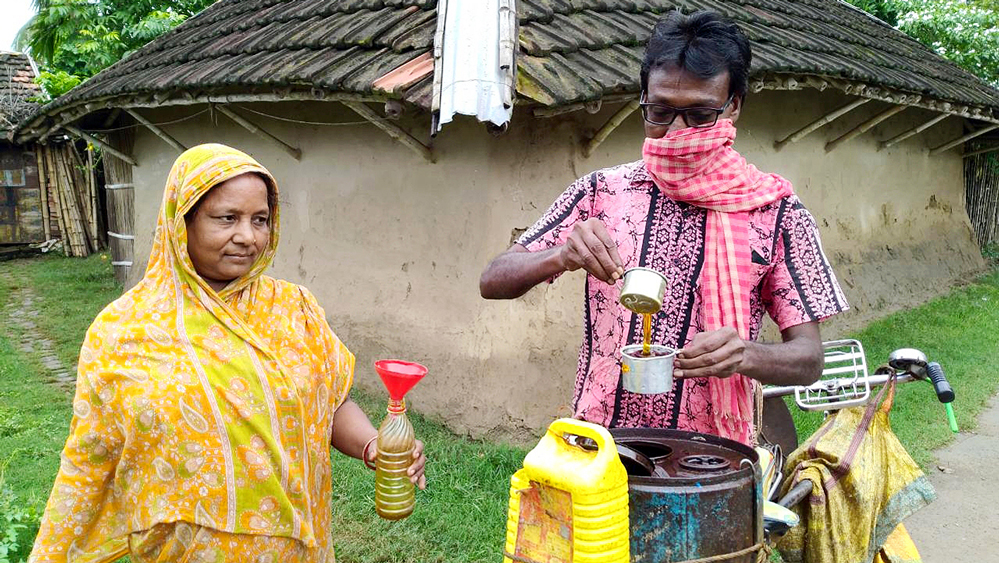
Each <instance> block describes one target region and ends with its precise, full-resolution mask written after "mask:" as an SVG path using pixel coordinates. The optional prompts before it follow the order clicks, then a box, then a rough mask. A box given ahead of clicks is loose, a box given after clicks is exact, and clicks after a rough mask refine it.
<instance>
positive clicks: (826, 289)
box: [517, 161, 848, 434]
mask: <svg viewBox="0 0 999 563" xmlns="http://www.w3.org/2000/svg"><path fill="white" fill-rule="evenodd" d="M591 217H597V218H599V219H600V220H601V221H602V222H603V223H604V225H605V226H606V227H607V231H608V232H609V233H610V235H611V237H612V238H613V239H614V240H615V241H616V242H617V245H618V253H619V254H620V256H621V260H622V261H623V262H624V267H625V269H628V268H633V267H635V266H643V267H647V268H652V269H654V270H657V271H659V272H662V273H663V274H664V275H665V276H666V280H667V287H666V295H665V297H664V299H663V310H662V311H660V312H659V313H657V314H656V315H654V316H653V319H652V341H653V343H654V344H663V345H666V346H670V347H673V348H679V347H682V346H683V345H685V344H686V343H687V342H689V341H690V339H691V338H693V337H694V335H695V334H697V333H698V332H702V331H703V330H704V329H703V327H704V323H703V319H702V316H701V313H700V311H701V303H700V295H699V291H698V290H697V283H698V279H699V275H700V272H701V267H702V266H703V263H704V234H705V224H706V218H707V212H706V211H705V210H704V209H701V208H698V207H694V206H691V205H689V204H685V203H682V202H677V201H674V200H671V199H669V198H667V197H665V196H664V195H662V193H661V192H660V191H659V189H658V188H656V186H655V184H653V182H652V178H651V177H650V175H649V172H648V171H647V170H646V168H645V164H644V163H643V162H642V161H638V162H633V163H629V164H622V165H620V166H615V167H613V168H606V169H604V170H598V171H596V172H594V173H592V174H589V175H587V176H584V177H583V178H580V179H578V180H576V181H575V182H574V183H573V184H572V185H570V186H569V188H568V189H566V190H565V192H563V193H562V195H561V196H559V198H558V199H557V200H555V203H553V204H552V205H551V207H550V208H549V209H548V211H547V212H546V213H545V214H544V215H543V216H542V217H541V218H540V219H539V220H538V221H537V222H536V223H535V224H534V225H533V226H532V227H531V228H530V229H528V230H527V232H525V233H524V234H523V235H522V236H521V237H520V239H518V241H517V242H518V243H520V244H522V245H523V246H525V247H527V249H528V250H530V251H538V250H544V249H547V248H552V247H554V246H557V245H560V244H563V243H565V241H566V239H567V238H568V237H569V233H570V232H571V231H572V227H573V225H574V224H575V223H576V222H577V221H585V220H586V219H589V218H591ZM749 242H750V246H751V250H752V261H753V264H752V269H751V272H752V275H753V276H754V277H753V279H754V281H755V283H754V286H755V287H754V290H753V292H752V295H751V296H750V311H751V313H752V315H751V319H750V338H751V339H752V340H756V339H757V338H758V336H759V332H760V326H761V325H762V321H763V312H764V311H766V312H767V313H768V314H769V315H770V317H771V318H772V319H774V321H775V322H776V323H777V326H778V327H779V328H780V329H781V330H784V329H786V328H788V327H791V326H795V325H798V324H802V323H805V322H809V321H817V320H821V319H824V318H826V317H829V316H832V315H834V314H836V313H839V312H841V311H844V310H846V309H847V307H848V305H847V303H846V298H845V297H844V296H843V292H842V290H841V289H840V287H839V283H838V282H837V281H836V277H835V275H834V274H833V272H832V268H831V267H830V266H829V262H828V260H826V257H825V255H824V254H823V252H822V247H821V244H820V242H819V233H818V229H817V228H816V226H815V221H814V220H813V218H812V216H811V214H810V213H809V212H808V211H807V210H806V209H805V207H804V206H803V205H802V204H801V201H799V200H798V198H797V197H796V196H793V195H792V196H788V197H785V198H783V199H781V200H779V201H777V202H774V203H773V204H770V205H766V206H764V207H761V208H759V209H757V210H755V211H751V212H750V218H749ZM620 290H621V282H620V281H619V282H618V283H617V285H615V286H610V285H607V284H606V283H604V282H602V281H600V280H599V279H597V278H595V277H593V276H591V275H587V276H586V300H585V308H584V315H585V319H584V334H583V342H582V346H581V347H580V350H579V368H578V371H577V373H576V389H575V394H574V398H573V410H574V411H575V416H576V417H577V418H581V419H583V420H587V421H590V422H594V423H597V424H601V425H603V426H608V427H654V428H678V429H680V430H690V431H694V432H704V433H709V434H717V431H716V429H715V424H714V416H713V412H712V410H711V409H712V405H711V401H710V393H709V391H708V386H707V384H706V380H705V379H703V378H697V379H685V380H677V381H675V382H674V386H673V390H672V392H669V393H663V394H658V395H639V394H634V393H630V392H628V391H625V390H624V389H622V387H621V353H620V350H621V348H622V347H623V346H624V345H626V344H634V343H640V342H641V341H642V340H641V339H642V333H641V331H642V323H641V319H640V317H639V315H636V314H634V313H632V312H631V311H629V310H627V309H625V308H624V307H623V306H621V305H620V304H619V303H618V296H619V294H620Z"/></svg>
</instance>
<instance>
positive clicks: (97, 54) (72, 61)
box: [17, 0, 213, 96]
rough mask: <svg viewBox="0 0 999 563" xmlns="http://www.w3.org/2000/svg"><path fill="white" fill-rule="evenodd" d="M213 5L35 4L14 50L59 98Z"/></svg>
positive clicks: (194, 0)
mask: <svg viewBox="0 0 999 563" xmlns="http://www.w3.org/2000/svg"><path fill="white" fill-rule="evenodd" d="M212 2H213V0H33V3H34V5H35V9H36V11H37V13H36V15H35V16H34V17H32V18H31V20H29V21H28V23H27V24H25V26H24V27H23V28H22V29H21V31H20V32H19V33H18V37H17V47H18V48H19V49H21V50H24V51H27V52H29V53H31V55H32V56H33V57H34V58H35V60H36V61H37V62H38V63H39V64H40V66H41V69H40V71H41V72H40V75H39V78H40V81H41V82H42V85H43V86H44V87H45V90H46V91H47V92H48V93H49V94H50V95H51V96H58V95H60V94H62V93H64V92H66V91H67V90H69V89H70V88H72V87H73V86H75V85H77V84H79V83H80V82H81V81H83V80H86V79H87V78H89V77H91V76H93V75H95V74H97V73H98V72H100V71H101V70H103V69H104V68H106V67H108V66H110V65H112V64H114V63H115V62H116V61H118V60H120V59H121V58H122V57H124V56H126V55H128V54H129V53H130V52H132V51H134V50H135V49H138V48H139V47H141V46H142V45H145V44H146V43H148V42H149V41H152V40H153V39H155V38H156V37H159V36H160V35H162V34H163V33H165V32H166V31H169V30H170V29H172V28H174V27H175V26H177V25H178V24H180V23H181V22H182V21H184V20H185V19H187V18H188V17H189V16H192V15H194V14H196V13H198V12H199V11H201V10H202V9H204V8H205V7H207V6H208V5H209V4H211V3H212Z"/></svg>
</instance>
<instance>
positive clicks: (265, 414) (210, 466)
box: [30, 144, 354, 562]
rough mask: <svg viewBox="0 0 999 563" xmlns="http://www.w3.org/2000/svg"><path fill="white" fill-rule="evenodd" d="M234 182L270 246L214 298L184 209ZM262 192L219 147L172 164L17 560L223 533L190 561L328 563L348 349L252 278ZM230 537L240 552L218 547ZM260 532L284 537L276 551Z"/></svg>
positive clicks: (315, 319)
mask: <svg viewBox="0 0 999 563" xmlns="http://www.w3.org/2000/svg"><path fill="white" fill-rule="evenodd" d="M245 173H256V174H259V175H261V176H262V177H263V178H264V179H265V181H266V182H267V183H268V184H269V187H270V188H271V190H272V191H273V196H274V197H272V198H271V200H272V202H273V206H274V207H273V209H272V210H271V235H270V241H269V243H268V245H267V247H266V249H265V250H264V251H263V252H262V253H261V255H260V256H259V257H258V258H257V260H256V262H255V263H254V264H253V266H252V268H251V270H250V272H249V273H247V274H246V275H245V276H243V277H241V278H239V279H238V280H234V281H233V282H232V283H230V284H229V286H227V287H226V288H224V289H223V290H221V291H219V292H217V293H216V292H215V291H214V290H212V289H211V288H210V287H209V286H208V284H207V283H206V282H205V281H204V280H202V279H201V277H200V276H198V274H197V273H196V272H195V270H194V267H193V265H192V263H191V260H190V258H189V256H188V253H187V229H186V225H185V221H184V214H185V213H186V212H187V211H188V210H190V209H191V208H192V206H193V205H194V204H195V203H196V202H197V201H198V200H199V199H200V198H201V197H203V196H204V195H205V193H206V192H208V190H210V189H211V188H212V187H213V186H216V185H218V184H219V183H221V182H224V181H225V180H228V179H230V178H233V177H235V176H238V175H240V174H245ZM276 196H277V184H276V182H275V181H274V179H273V177H272V176H271V175H270V173H269V172H268V171H267V170H266V169H265V168H263V167H262V166H260V165H259V164H258V163H257V162H256V161H254V160H253V159H252V158H250V157H249V156H247V155H246V154H243V153H242V152H239V151H237V150H234V149H232V148H229V147H226V146H223V145H217V144H212V145H201V146H198V147H194V148H192V149H190V150H188V151H186V152H185V153H184V154H182V155H181V156H180V158H178V159H177V161H176V163H175V164H174V166H173V169H172V170H171V171H170V177H169V180H168V181H167V185H166V190H165V193H164V196H163V204H162V208H161V210H160V215H159V220H158V222H157V226H156V233H155V239H154V244H153V248H152V253H151V255H150V259H149V266H148V268H147V269H146V273H145V277H144V278H143V279H142V281H141V282H140V283H139V284H138V285H136V286H135V287H134V288H133V289H131V290H130V291H128V292H127V293H125V294H124V295H123V296H122V297H121V298H119V299H118V300H116V301H115V302H114V303H112V304H111V305H109V306H108V307H107V308H106V309H104V311H102V312H101V313H100V315H98V317H97V319H96V320H95V321H94V323H93V325H92V326H91V327H90V330H89V331H88V332H87V337H86V340H85V342H84V344H83V348H82V350H81V352H80V363H79V372H78V373H79V374H78V376H77V387H76V396H75V398H74V401H73V414H74V416H73V422H72V425H71V427H70V436H69V439H68V440H67V442H66V446H65V449H64V450H63V453H62V463H61V466H60V469H59V474H58V476H57V477H56V481H55V485H54V486H53V489H52V495H51V497H50V498H49V502H48V506H47V507H46V509H45V516H44V518H43V520H42V525H41V530H40V531H39V534H38V537H37V539H36V542H35V547H34V551H33V552H32V555H31V559H30V560H31V561H33V562H34V561H39V562H40V561H65V560H68V561H72V562H91V561H95V562H101V561H113V560H114V559H115V558H117V557H119V556H120V555H122V554H124V553H127V552H129V542H132V549H131V551H132V552H133V558H136V557H139V558H140V559H142V557H141V555H140V554H139V553H138V551H140V549H138V548H139V547H141V548H142V550H145V551H150V550H149V547H150V545H149V544H148V542H149V541H154V540H155V538H153V540H151V539H150V538H151V537H153V536H157V537H159V536H163V534H158V533H156V532H157V531H162V530H169V534H168V535H169V536H170V537H169V538H166V537H160V540H162V541H164V542H166V541H172V542H173V543H174V544H177V545H175V546H174V547H175V548H176V549H178V550H180V551H183V549H189V548H191V546H192V545H195V544H197V543H198V541H196V539H197V540H208V539H210V538H209V535H211V534H215V533H217V534H218V535H219V536H224V537H225V538H226V542H228V543H226V542H222V543H219V542H215V545H216V546H222V547H221V548H220V549H221V551H218V552H217V553H215V555H210V554H208V553H203V554H201V555H202V556H207V558H208V559H209V560H219V557H222V558H223V559H227V560H237V561H239V560H251V561H252V560H254V559H255V558H256V557H250V556H251V555H252V554H258V555H260V556H262V557H263V556H266V555H268V554H270V556H272V557H278V558H283V557H284V556H286V555H287V548H288V546H289V545H292V546H297V547H298V548H301V549H299V550H298V551H297V552H298V553H300V554H302V555H303V558H304V559H306V560H310V561H329V560H332V559H333V553H332V552H333V549H332V542H331V539H330V529H329V524H330V516H331V514H330V511H331V499H330V457H329V445H330V438H331V435H330V434H331V428H332V420H333V413H334V411H335V410H336V408H337V407H339V405H340V404H341V403H342V402H343V401H344V400H345V399H346V397H347V392H348V390H349V388H350V385H351V380H352V377H353V369H354V356H353V355H352V354H351V353H350V352H349V351H348V350H347V348H346V347H345V346H344V345H343V344H342V343H341V342H340V341H339V340H338V339H337V337H336V336H335V335H334V334H333V332H332V330H331V329H330V327H329V325H328V324H327V322H326V319H325V315H324V313H323V310H322V308H320V307H319V305H318V304H317V303H316V300H315V298H314V297H313V296H312V294H311V293H309V291H308V290H306V289H305V288H303V287H301V286H298V285H295V284H292V283H288V282H285V281H281V280H276V279H273V278H270V277H267V276H265V275H263V272H264V270H265V269H266V268H267V267H268V266H269V265H270V263H271V261H272V259H273V257H274V253H275V250H276V248H277V242H278V209H277V205H276V200H277V197H276ZM234 538H235V539H234ZM239 538H245V543H246V545H245V549H241V550H237V553H225V551H226V550H231V549H233V547H232V545H233V541H239ZM268 538H275V539H281V540H282V541H283V542H285V543H282V544H281V546H280V547H281V549H277V550H276V551H275V550H274V549H271V548H273V547H274V546H273V545H268V544H267V541H266V540H267V539H268ZM289 539H290V540H294V541H290V543H289ZM143 542H145V543H143ZM211 543H212V542H210V541H201V544H204V545H208V544H211ZM226 545H227V546H228V547H225V546H226ZM153 547H155V545H154V546H153ZM258 548H259V549H258ZM282 549H283V550H284V551H282ZM155 551H156V550H155V549H153V550H152V552H155ZM178 553H179V551H178ZM282 554H284V555H282ZM160 557H164V555H163V554H160ZM268 558H270V557H263V558H262V559H260V560H267V559H268ZM143 560H144V559H143Z"/></svg>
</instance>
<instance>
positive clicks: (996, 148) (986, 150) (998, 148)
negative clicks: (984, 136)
mask: <svg viewBox="0 0 999 563" xmlns="http://www.w3.org/2000/svg"><path fill="white" fill-rule="evenodd" d="M995 151H999V145H996V146H994V147H988V148H984V149H977V150H974V151H971V152H966V153H964V154H962V155H961V156H962V157H963V158H969V157H972V156H978V155H980V154H985V153H990V152H995Z"/></svg>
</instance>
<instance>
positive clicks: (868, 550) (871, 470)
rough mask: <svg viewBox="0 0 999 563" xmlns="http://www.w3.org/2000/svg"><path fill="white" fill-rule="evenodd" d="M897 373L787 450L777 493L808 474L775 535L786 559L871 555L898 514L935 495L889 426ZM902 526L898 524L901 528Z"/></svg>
mask: <svg viewBox="0 0 999 563" xmlns="http://www.w3.org/2000/svg"><path fill="white" fill-rule="evenodd" d="M894 397H895V379H894V378H892V380H891V382H890V383H889V384H888V385H886V386H884V387H883V388H882V389H881V391H880V392H879V393H878V395H877V397H876V398H875V400H874V401H871V403H869V404H868V405H866V406H860V407H851V408H846V409H842V410H839V411H836V412H835V413H834V414H832V415H830V416H829V417H828V418H827V419H826V420H825V422H824V423H823V424H822V426H821V427H819V429H818V430H817V431H816V432H815V434H813V435H812V436H811V437H810V438H809V439H808V440H807V441H806V442H805V443H804V444H802V445H801V446H799V447H798V449H796V450H795V451H794V452H792V453H791V455H790V456H789V457H788V460H787V464H786V466H785V467H787V468H793V469H791V472H790V477H789V478H788V479H787V481H786V482H785V483H784V486H783V487H782V491H781V494H782V495H783V494H786V493H787V491H789V490H790V489H791V488H792V487H793V486H794V485H796V484H797V483H799V482H801V481H803V480H806V479H807V480H809V481H811V482H812V492H811V495H810V496H809V497H806V499H805V500H804V501H803V502H801V503H799V504H798V505H797V506H795V507H794V511H795V512H796V513H797V514H798V516H799V517H800V518H801V521H802V523H801V525H799V526H797V527H796V528H793V529H791V530H790V531H789V532H788V534H787V535H786V536H784V538H782V539H781V541H780V542H779V543H778V547H779V549H780V551H781V555H782V556H783V557H784V560H785V561H787V562H789V563H795V562H802V563H871V561H873V560H874V558H875V557H876V556H879V551H880V550H881V548H882V546H884V545H885V542H886V541H887V540H888V537H889V536H890V535H891V534H892V533H893V532H894V531H895V530H896V528H897V527H898V526H899V525H900V524H901V522H902V520H904V519H905V518H907V517H908V516H910V515H911V514H913V513H914V512H916V511H917V510H919V509H920V508H922V507H923V506H926V505H927V504H929V503H930V502H932V501H933V499H934V498H935V497H936V492H935V491H934V490H933V486H932V485H931V484H930V482H929V480H927V478H926V476H925V475H923V472H922V470H920V469H919V466H918V465H916V462H915V461H913V459H912V457H911V456H910V455H909V453H908V452H907V451H906V450H905V448H904V447H903V446H902V444H901V443H900V442H899V441H898V438H897V437H896V436H895V433H894V432H892V430H891V424H890V422H889V420H888V413H889V411H890V410H891V407H892V401H893V400H894ZM900 529H901V530H902V532H901V533H902V534H904V533H905V532H904V528H900Z"/></svg>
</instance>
